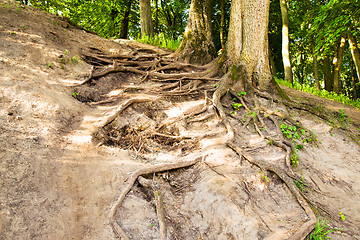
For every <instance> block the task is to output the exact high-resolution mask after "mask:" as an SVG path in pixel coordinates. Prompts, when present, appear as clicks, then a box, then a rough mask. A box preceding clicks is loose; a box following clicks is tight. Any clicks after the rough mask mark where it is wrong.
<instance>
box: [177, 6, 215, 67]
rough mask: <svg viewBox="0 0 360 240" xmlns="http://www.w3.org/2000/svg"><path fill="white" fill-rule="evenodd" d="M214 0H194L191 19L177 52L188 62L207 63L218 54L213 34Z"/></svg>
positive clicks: (191, 7)
mask: <svg viewBox="0 0 360 240" xmlns="http://www.w3.org/2000/svg"><path fill="white" fill-rule="evenodd" d="M211 17H212V0H192V1H191V6H190V14H189V19H188V22H187V25H186V29H185V33H184V37H183V40H182V42H181V45H180V47H179V48H178V50H177V53H180V58H182V59H184V60H185V61H186V62H190V63H198V64H206V63H209V62H210V61H211V60H213V59H214V58H215V56H216V50H215V45H214V41H213V36H212V26H211Z"/></svg>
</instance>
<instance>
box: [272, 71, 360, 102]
mask: <svg viewBox="0 0 360 240" xmlns="http://www.w3.org/2000/svg"><path fill="white" fill-rule="evenodd" d="M276 81H277V82H278V83H279V84H281V85H283V86H286V87H290V88H294V89H297V90H300V91H302V92H307V93H310V94H313V95H316V96H318V97H323V98H326V99H330V100H333V101H336V102H339V103H344V104H347V105H351V106H354V107H356V108H359V109H360V99H357V100H355V101H354V100H352V99H350V98H349V97H347V96H345V95H344V94H336V93H334V92H328V91H326V90H325V89H322V90H317V89H316V88H315V87H311V86H309V85H305V84H304V85H302V84H299V83H295V84H294V85H291V83H289V82H287V81H285V80H282V79H279V78H276Z"/></svg>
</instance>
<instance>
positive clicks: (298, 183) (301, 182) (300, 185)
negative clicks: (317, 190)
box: [294, 177, 307, 192]
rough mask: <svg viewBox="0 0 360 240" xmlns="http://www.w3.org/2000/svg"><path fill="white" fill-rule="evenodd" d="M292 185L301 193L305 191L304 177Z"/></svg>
mask: <svg viewBox="0 0 360 240" xmlns="http://www.w3.org/2000/svg"><path fill="white" fill-rule="evenodd" d="M294 183H295V185H296V186H297V187H298V188H299V190H300V191H301V192H303V191H304V190H305V187H307V185H306V180H305V178H304V177H301V179H300V180H294Z"/></svg>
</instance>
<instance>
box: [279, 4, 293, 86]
mask: <svg viewBox="0 0 360 240" xmlns="http://www.w3.org/2000/svg"><path fill="white" fill-rule="evenodd" d="M280 8H281V18H282V51H281V52H282V58H283V64H284V71H285V80H286V81H288V82H291V83H293V74H292V69H291V59H290V44H289V13H288V9H287V5H286V0H280Z"/></svg>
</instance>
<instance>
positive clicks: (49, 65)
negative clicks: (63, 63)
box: [46, 63, 54, 69]
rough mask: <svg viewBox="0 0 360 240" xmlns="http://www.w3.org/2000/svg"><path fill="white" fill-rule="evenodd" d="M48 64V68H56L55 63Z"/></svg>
mask: <svg viewBox="0 0 360 240" xmlns="http://www.w3.org/2000/svg"><path fill="white" fill-rule="evenodd" d="M46 66H47V67H48V68H51V69H54V66H53V63H48V64H47V65H46Z"/></svg>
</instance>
